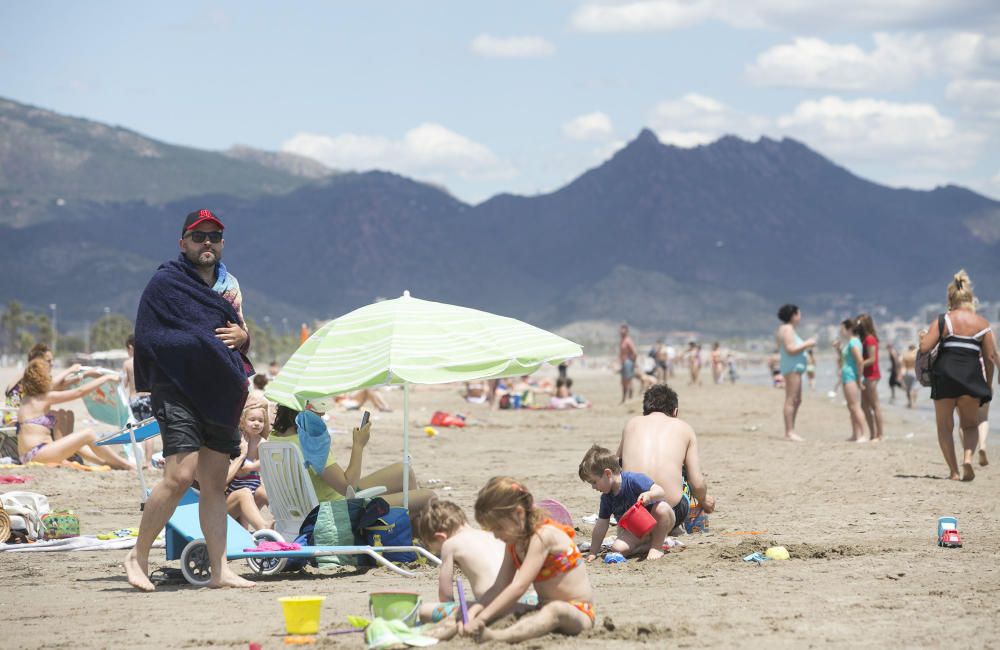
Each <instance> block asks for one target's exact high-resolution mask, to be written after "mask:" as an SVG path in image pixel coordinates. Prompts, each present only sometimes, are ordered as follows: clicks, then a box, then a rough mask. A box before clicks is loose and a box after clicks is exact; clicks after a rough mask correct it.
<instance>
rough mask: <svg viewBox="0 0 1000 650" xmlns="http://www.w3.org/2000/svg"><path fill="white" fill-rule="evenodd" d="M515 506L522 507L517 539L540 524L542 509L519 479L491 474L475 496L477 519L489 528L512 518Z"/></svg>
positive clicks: (528, 535) (531, 533)
mask: <svg viewBox="0 0 1000 650" xmlns="http://www.w3.org/2000/svg"><path fill="white" fill-rule="evenodd" d="M518 506H520V507H521V509H523V510H524V529H523V530H522V532H521V535H520V536H519V540H518V541H519V542H523V541H525V540H527V539H529V538H530V537H531V536H532V535H534V534H535V531H536V530H538V529H539V528H540V527H541V525H542V522H543V521H544V520H545V513H544V512H542V511H541V509H539V508H536V507H535V499H534V497H532V496H531V492H529V491H528V489H527V488H525V487H524V485H523V484H522V483H520V482H518V481H516V480H514V479H513V478H511V477H509V476H494V477H493V478H491V479H490V480H489V481H487V482H486V485H484V486H483V489H481V490H479V496H477V497H476V521H478V522H479V525H480V526H482V527H483V528H485V529H487V530H490V529H492V528H495V527H496V525H497V524H499V523H500V522H503V521H513V520H514V518H515V514H514V512H515V510H516V508H517V507H518Z"/></svg>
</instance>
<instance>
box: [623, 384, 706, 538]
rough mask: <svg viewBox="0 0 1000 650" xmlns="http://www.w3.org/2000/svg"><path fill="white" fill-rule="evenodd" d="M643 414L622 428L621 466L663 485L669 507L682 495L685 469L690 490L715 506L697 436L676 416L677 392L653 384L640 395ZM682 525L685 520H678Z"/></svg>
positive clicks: (702, 503) (677, 501)
mask: <svg viewBox="0 0 1000 650" xmlns="http://www.w3.org/2000/svg"><path fill="white" fill-rule="evenodd" d="M642 413H643V414H642V415H637V416H635V417H633V418H631V419H630V420H629V421H628V422H627V423H626V424H625V428H624V429H623V430H622V439H621V442H620V443H619V444H618V457H619V458H620V459H621V466H622V468H623V469H624V470H625V471H628V472H639V473H641V474H645V475H646V476H649V477H650V478H652V479H653V481H654V482H655V483H656V484H657V485H661V486H663V490H664V492H665V493H666V497H665V500H666V502H667V503H668V504H670V506H671V507H674V506H676V505H677V504H678V503H680V501H681V499H684V498H686V497H685V495H684V473H685V471H686V473H687V483H688V486H689V487H690V488H691V494H693V495H694V497H695V498H696V499H698V503H699V504H700V505H701V508H702V510H703V511H704V512H705V513H710V512H712V511H713V510H715V498H714V497H712V496H711V495H709V494H708V486H707V485H706V483H705V477H704V475H703V474H702V473H701V460H700V459H699V458H698V439H697V437H696V436H695V435H694V429H692V428H691V425H689V424H688V423H687V422H685V421H684V420H681V419H680V418H678V417H677V393H675V392H674V391H673V389H671V388H670V387H669V386H667V385H666V384H656V385H655V386H652V387H651V388H650V389H649V390H647V391H646V392H645V393H644V394H643V396H642ZM677 525H678V526H683V525H684V522H678V523H677Z"/></svg>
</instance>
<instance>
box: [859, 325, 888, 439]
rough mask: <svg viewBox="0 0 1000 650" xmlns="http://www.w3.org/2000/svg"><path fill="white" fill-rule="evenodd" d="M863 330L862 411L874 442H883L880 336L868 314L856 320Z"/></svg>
mask: <svg viewBox="0 0 1000 650" xmlns="http://www.w3.org/2000/svg"><path fill="white" fill-rule="evenodd" d="M856 321H857V323H858V327H859V328H860V329H861V345H862V349H863V355H862V356H863V359H864V362H863V366H862V374H863V375H864V377H863V379H862V380H861V411H862V412H863V413H864V414H865V420H867V421H868V430H869V431H871V434H872V442H880V441H881V440H882V406H881V404H879V399H878V381H879V379H881V378H882V372H881V370H880V369H879V365H878V334H876V333H875V323H874V322H873V321H872V317H871V316H870V315H868V314H860V315H858V317H857V319H856Z"/></svg>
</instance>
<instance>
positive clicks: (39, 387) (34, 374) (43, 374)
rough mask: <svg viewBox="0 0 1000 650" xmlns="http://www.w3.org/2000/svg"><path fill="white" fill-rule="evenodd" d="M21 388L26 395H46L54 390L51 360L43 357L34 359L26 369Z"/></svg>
mask: <svg viewBox="0 0 1000 650" xmlns="http://www.w3.org/2000/svg"><path fill="white" fill-rule="evenodd" d="M21 390H23V391H24V395H25V396H26V397H35V396H37V395H44V394H45V393H47V392H49V391H50V390H52V371H51V370H50V369H49V362H48V361H46V360H45V359H44V358H43V357H38V358H37V359H34V360H32V361H31V363H29V364H28V367H27V368H25V369H24V376H23V377H21Z"/></svg>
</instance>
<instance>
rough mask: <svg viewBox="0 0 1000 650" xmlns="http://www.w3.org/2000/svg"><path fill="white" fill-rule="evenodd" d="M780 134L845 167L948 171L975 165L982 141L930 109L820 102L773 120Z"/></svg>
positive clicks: (871, 102)
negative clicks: (873, 164) (859, 164)
mask: <svg viewBox="0 0 1000 650" xmlns="http://www.w3.org/2000/svg"><path fill="white" fill-rule="evenodd" d="M777 125H778V127H779V128H780V130H781V131H782V132H784V133H787V134H789V135H793V136H795V137H797V138H799V139H801V140H803V141H805V142H806V143H808V144H809V145H810V146H813V147H816V148H817V149H819V150H820V151H823V152H824V153H826V154H828V155H830V156H832V157H834V158H835V159H838V160H841V161H844V162H882V163H886V164H893V165H896V166H898V167H900V168H905V169H917V170H940V171H950V170H956V169H963V168H967V167H969V166H971V165H972V164H974V162H975V159H976V156H977V153H978V150H979V148H980V147H981V145H982V144H983V142H984V141H985V137H984V136H983V135H982V134H980V133H976V132H973V131H968V130H964V129H962V128H960V127H959V126H957V125H956V124H955V122H954V120H952V119H951V118H949V117H946V116H944V115H941V113H939V112H938V110H937V108H935V107H934V106H932V105H930V104H918V103H910V104H902V103H894V102H888V101H883V100H878V99H868V98H864V99H856V100H845V99H843V98H840V97H834V96H829V97H823V98H822V99H818V100H808V101H804V102H802V103H800V104H799V105H798V106H796V107H795V109H794V110H793V111H792V112H791V113H789V114H787V115H783V116H781V117H779V118H778V120H777Z"/></svg>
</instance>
